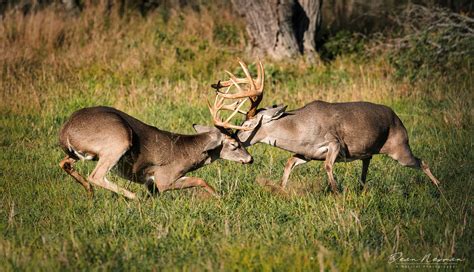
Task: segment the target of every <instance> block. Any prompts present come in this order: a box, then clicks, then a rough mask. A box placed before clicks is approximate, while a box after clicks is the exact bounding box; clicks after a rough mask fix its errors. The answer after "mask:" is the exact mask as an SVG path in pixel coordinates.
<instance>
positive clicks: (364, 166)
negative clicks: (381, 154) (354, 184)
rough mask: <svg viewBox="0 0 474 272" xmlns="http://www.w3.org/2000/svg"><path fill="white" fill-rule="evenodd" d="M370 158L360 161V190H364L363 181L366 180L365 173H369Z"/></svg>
mask: <svg viewBox="0 0 474 272" xmlns="http://www.w3.org/2000/svg"><path fill="white" fill-rule="evenodd" d="M371 159H372V157H368V158H365V159H362V174H361V175H360V186H361V189H364V188H365V181H366V180H367V171H369V165H370V160H371Z"/></svg>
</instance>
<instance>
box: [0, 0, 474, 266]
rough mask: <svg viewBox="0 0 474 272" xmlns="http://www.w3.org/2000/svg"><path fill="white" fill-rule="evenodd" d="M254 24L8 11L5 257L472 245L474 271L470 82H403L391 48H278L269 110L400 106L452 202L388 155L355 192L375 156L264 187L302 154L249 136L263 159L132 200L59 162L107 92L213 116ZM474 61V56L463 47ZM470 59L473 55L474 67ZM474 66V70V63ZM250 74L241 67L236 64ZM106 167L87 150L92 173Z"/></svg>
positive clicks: (462, 252)
mask: <svg viewBox="0 0 474 272" xmlns="http://www.w3.org/2000/svg"><path fill="white" fill-rule="evenodd" d="M246 46H247V45H246V40H245V30H244V27H243V24H242V22H241V20H240V18H238V17H236V16H235V15H234V13H233V12H232V11H231V10H230V8H229V7H228V6H225V5H223V6H218V7H213V6H212V5H208V6H207V5H204V6H203V7H202V8H201V9H200V10H199V11H197V10H193V9H190V8H184V9H165V8H162V9H158V10H156V11H155V13H153V14H149V15H148V16H146V17H142V16H141V15H139V14H133V13H131V14H124V15H121V14H119V12H118V11H116V10H111V11H108V12H106V9H105V7H104V6H103V5H100V4H99V5H95V6H90V7H88V8H86V9H85V10H84V11H83V12H82V13H81V14H79V15H76V16H69V15H66V14H63V13H61V12H58V11H57V10H54V9H46V10H43V11H40V12H37V13H32V14H30V15H28V16H23V15H19V14H16V13H11V14H7V16H5V18H4V19H3V21H2V22H1V24H0V65H1V71H0V92H1V97H0V99H1V101H2V102H1V103H0V113H1V115H0V131H1V141H0V149H1V150H0V233H1V236H0V270H47V269H52V270H92V269H93V270H115V269H116V270H162V269H166V270H315V269H320V270H341V271H352V270H385V269H390V270H397V269H399V268H400V267H399V266H397V264H390V263H388V260H389V256H390V255H391V254H393V253H395V252H403V254H404V256H405V257H408V258H422V257H423V256H425V255H426V254H431V257H432V258H433V257H439V258H451V257H455V258H459V259H462V261H461V262H460V263H459V264H456V265H454V267H455V268H456V269H458V270H467V269H469V268H472V265H473V264H472V260H473V256H474V254H473V253H474V252H473V249H472V242H473V240H472V237H473V222H472V215H473V205H472V203H473V198H472V195H473V193H474V186H473V182H472V180H473V172H472V164H473V162H474V158H473V152H472V149H473V138H472V135H473V132H474V131H473V123H472V120H473V110H472V109H473V107H472V106H473V105H472V103H473V93H474V92H473V79H474V74H473V73H472V71H469V69H465V70H456V71H454V70H453V71H452V72H451V73H450V74H449V75H450V76H449V80H447V79H446V78H445V77H433V78H429V79H428V80H425V79H423V80H421V79H420V80H417V81H415V82H409V81H404V80H398V79H396V78H394V77H393V76H394V68H393V67H392V66H391V64H390V61H389V60H388V58H387V57H386V55H385V54H379V55H377V56H371V57H370V58H365V59H360V58H354V57H353V56H349V55H344V54H342V55H340V56H338V57H336V59H335V60H334V61H332V62H331V63H328V64H324V65H323V64H320V65H316V64H312V63H308V62H306V61H305V60H304V59H295V60H291V61H287V62H274V61H272V60H269V59H264V63H265V69H266V72H267V79H266V82H265V83H266V88H265V98H264V101H263V102H262V106H266V105H271V104H274V103H285V104H288V105H289V108H290V109H294V108H296V107H300V106H303V105H304V104H305V103H308V102H310V101H312V100H314V99H323V100H328V101H356V100H368V101H373V102H377V103H383V104H386V105H389V106H391V107H392V108H393V109H394V110H395V111H396V112H397V113H398V115H399V116H400V118H401V119H402V120H403V122H404V124H405V126H406V127H407V129H408V133H409V136H410V144H411V146H412V147H413V149H414V152H415V154H417V155H419V156H420V157H422V158H424V159H425V160H426V161H428V162H429V163H430V165H431V168H432V169H433V172H434V173H435V175H436V176H437V177H438V178H439V179H440V180H441V181H442V190H443V191H444V193H445V195H446V198H447V201H449V204H450V205H451V207H453V210H451V209H450V208H449V206H448V205H447V203H446V202H445V201H444V200H443V198H442V197H441V196H440V193H439V192H438V191H437V189H436V188H434V187H433V186H432V185H431V184H430V183H429V180H428V179H427V178H426V177H425V176H424V175H423V174H422V173H419V172H416V171H415V170H411V169H406V168H403V167H401V166H400V165H398V164H397V163H396V162H394V161H392V160H391V159H389V158H386V157H383V156H380V157H376V158H375V159H374V160H373V163H372V165H371V168H370V169H369V181H368V191H367V192H365V193H361V192H359V191H358V189H357V188H358V185H357V179H358V177H359V175H360V172H361V163H360V162H353V163H347V164H337V165H336V167H335V168H336V170H335V175H336V177H337V180H338V183H340V184H341V186H342V187H343V189H344V190H343V193H342V195H341V196H337V197H335V196H333V195H332V194H330V193H328V190H327V178H326V175H325V172H324V170H323V169H322V167H321V164H320V163H318V162H311V163H308V164H306V165H303V166H301V167H299V168H297V169H296V170H295V171H294V172H293V174H292V176H291V177H290V189H289V193H288V194H286V195H282V194H276V193H274V192H272V191H271V190H269V189H268V188H267V187H265V186H261V185H260V184H265V183H268V182H270V183H276V182H278V180H279V179H280V177H281V175H282V172H283V166H284V164H285V162H286V159H287V158H288V157H289V155H290V154H289V153H288V152H285V151H282V150H278V149H275V148H272V147H269V146H264V145H257V146H254V147H251V148H249V151H250V152H251V153H252V155H253V156H254V159H255V163H254V164H253V165H249V166H241V165H237V164H235V163H231V162H226V161H220V162H216V163H214V164H212V165H210V166H207V167H205V168H202V169H200V170H198V171H196V172H195V173H191V175H193V176H194V175H195V176H199V177H202V178H204V179H205V180H207V181H208V182H209V183H210V184H212V185H213V186H215V187H216V189H217V191H218V192H219V193H220V194H221V195H222V198H221V199H220V200H217V199H213V198H209V197H208V196H206V195H205V194H204V193H203V192H202V191H200V190H199V189H191V190H187V191H174V192H167V193H165V194H162V195H160V196H158V197H156V198H147V197H146V190H145V188H143V187H142V186H140V185H137V184H130V183H129V182H127V181H124V180H121V179H119V178H117V177H115V176H113V177H112V180H113V181H114V182H118V183H120V184H121V185H122V186H125V187H127V188H129V189H130V190H132V191H134V192H138V194H139V195H140V197H139V200H138V201H134V202H129V201H126V200H124V199H123V198H121V197H117V196H115V195H113V194H112V193H110V192H107V191H105V190H101V189H97V190H96V195H95V197H94V199H88V198H87V197H86V195H85V193H84V191H83V189H82V188H81V187H80V186H78V185H77V184H76V183H75V182H73V181H72V179H71V178H70V177H69V176H67V175H66V174H65V173H63V172H62V171H61V170H60V169H59V167H58V166H57V165H58V162H59V160H60V159H61V158H62V156H63V154H62V152H61V151H60V150H59V148H58V146H57V132H58V129H59V127H60V126H61V124H62V123H63V122H64V121H65V120H66V118H67V117H68V116H69V115H70V114H71V113H72V112H73V111H75V110H77V109H79V108H81V107H86V106H92V105H99V104H100V105H110V106H114V107H117V108H119V109H121V110H123V111H126V112H128V113H130V114H132V115H134V116H136V117H137V118H139V119H141V120H143V121H145V122H147V123H150V124H153V125H155V126H157V127H160V128H162V129H166V130H171V131H176V132H180V133H192V128H191V124H193V123H207V124H210V117H209V113H208V111H207V108H206V99H207V98H210V97H211V95H212V92H210V88H209V87H208V86H209V84H211V83H215V81H216V80H217V79H221V78H222V77H224V76H225V74H224V73H223V69H230V70H234V67H236V64H237V63H236V58H237V57H241V58H243V59H244V60H246V61H247V62H252V60H253V56H249V55H248V54H247V52H246ZM466 59H467V60H468V61H472V56H466ZM466 67H469V66H466ZM471 67H472V66H471ZM235 72H239V71H238V70H236V71H235ZM93 166H94V165H93V163H83V164H78V165H77V167H78V170H79V171H80V172H82V173H83V174H85V175H87V173H90V172H91V170H92V169H93Z"/></svg>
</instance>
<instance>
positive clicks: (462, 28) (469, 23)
mask: <svg viewBox="0 0 474 272" xmlns="http://www.w3.org/2000/svg"><path fill="white" fill-rule="evenodd" d="M396 19H397V22H398V24H399V25H400V26H401V27H403V29H404V30H403V32H402V37H401V38H395V39H393V40H392V41H391V43H392V47H393V49H392V52H393V53H392V55H391V58H390V60H391V63H392V64H393V65H394V67H395V69H396V76H398V77H400V78H408V79H410V80H412V81H413V80H415V79H417V78H419V77H421V78H430V77H432V76H433V75H434V74H436V75H440V76H445V77H446V76H449V75H450V74H451V72H452V71H456V70H460V69H467V72H469V71H470V72H472V71H473V70H474V64H473V63H472V57H473V56H474V19H473V18H470V17H468V16H465V15H462V14H458V13H453V12H450V11H448V10H445V9H441V8H427V7H423V6H419V5H410V6H408V7H407V8H406V9H405V10H404V11H403V12H402V13H401V14H400V15H399V16H397V17H396Z"/></svg>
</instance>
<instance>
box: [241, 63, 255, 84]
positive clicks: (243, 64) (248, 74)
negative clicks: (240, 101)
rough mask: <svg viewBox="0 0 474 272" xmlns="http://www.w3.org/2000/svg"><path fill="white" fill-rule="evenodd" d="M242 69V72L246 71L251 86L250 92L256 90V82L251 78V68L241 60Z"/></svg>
mask: <svg viewBox="0 0 474 272" xmlns="http://www.w3.org/2000/svg"><path fill="white" fill-rule="evenodd" d="M239 64H240V67H242V70H243V71H244V74H245V76H246V77H247V80H248V83H249V84H250V90H252V91H253V90H255V82H254V81H253V79H252V76H250V72H249V68H248V67H247V64H245V63H244V62H243V61H241V60H239Z"/></svg>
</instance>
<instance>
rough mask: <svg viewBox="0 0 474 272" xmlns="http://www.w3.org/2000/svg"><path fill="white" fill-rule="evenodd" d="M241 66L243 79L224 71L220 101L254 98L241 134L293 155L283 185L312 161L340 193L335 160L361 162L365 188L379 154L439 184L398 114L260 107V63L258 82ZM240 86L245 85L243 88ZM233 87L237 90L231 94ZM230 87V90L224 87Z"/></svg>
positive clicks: (352, 108)
mask: <svg viewBox="0 0 474 272" xmlns="http://www.w3.org/2000/svg"><path fill="white" fill-rule="evenodd" d="M239 62H240V65H241V67H242V70H243V72H244V74H245V75H246V77H245V78H237V77H235V76H234V75H233V74H232V73H230V72H228V71H226V72H227V73H228V74H229V76H230V79H229V80H227V81H219V82H218V83H217V84H213V85H212V87H213V88H215V89H216V90H217V91H216V92H217V95H218V96H220V97H222V98H228V99H238V102H237V103H239V105H240V104H241V103H244V102H245V101H246V100H248V99H250V103H251V106H250V110H249V111H248V112H244V111H241V110H239V112H240V113H243V114H245V115H246V120H245V121H244V122H243V124H242V125H241V126H242V127H244V128H248V129H242V130H240V131H239V132H238V133H237V137H238V139H239V140H240V141H241V142H242V144H243V145H244V146H245V147H247V146H250V145H253V144H256V143H266V144H269V145H272V146H276V147H278V148H281V149H284V150H287V151H290V152H293V153H295V154H294V155H293V156H292V157H291V158H290V159H289V160H288V162H287V163H286V166H285V169H284V173H283V178H282V181H281V187H282V188H283V189H284V188H285V187H286V185H287V183H288V178H289V176H290V173H291V171H292V170H293V168H294V167H295V166H297V165H300V164H303V163H306V162H308V161H311V160H320V161H324V168H325V170H326V172H327V175H328V178H329V183H330V185H331V189H332V191H333V192H334V193H337V192H338V189H337V186H336V182H335V179H334V176H333V166H334V163H335V162H349V161H353V160H362V175H361V185H362V186H364V184H365V181H366V178H367V171H368V168H369V164H370V160H371V158H372V156H373V155H375V154H387V155H389V156H390V157H392V158H393V159H395V160H397V161H398V162H399V163H400V164H401V165H404V166H408V167H411V168H415V169H421V170H422V171H423V172H424V173H425V174H426V175H427V176H428V177H429V178H430V179H431V181H432V182H433V183H434V184H435V185H436V186H437V185H438V184H439V181H438V180H437V179H436V178H435V177H434V176H433V174H432V173H431V171H430V168H429V167H428V165H427V164H426V163H425V162H423V161H422V160H420V159H419V158H417V157H415V156H414V155H413V154H412V151H411V149H410V146H409V145H408V134H407V131H406V129H405V127H404V126H403V123H402V121H401V120H400V118H398V116H397V115H396V114H395V112H393V110H392V109H390V108H389V107H387V106H384V105H377V104H373V103H369V102H347V103H328V102H323V101H313V102H311V103H309V104H307V105H306V106H304V107H302V108H299V109H296V110H292V111H288V112H286V111H285V110H286V106H273V107H268V108H263V109H257V107H258V105H259V103H260V101H262V97H263V86H264V69H263V66H262V63H261V62H259V63H258V64H257V74H258V75H257V81H256V82H255V81H254V80H253V79H252V78H251V76H250V73H249V71H248V68H247V66H246V65H245V63H243V62H241V61H239ZM239 84H247V85H249V87H248V88H247V89H244V90H243V89H242V88H241V87H240V86H239ZM233 86H235V87H236V89H237V92H234V93H232V92H229V89H230V88H231V87H233ZM223 87H227V90H226V92H221V91H220V88H223Z"/></svg>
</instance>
